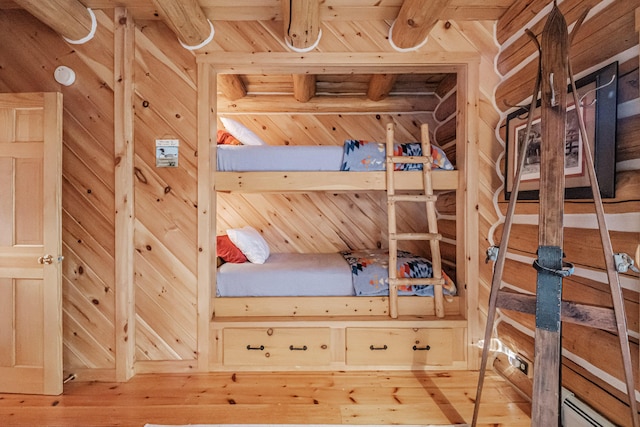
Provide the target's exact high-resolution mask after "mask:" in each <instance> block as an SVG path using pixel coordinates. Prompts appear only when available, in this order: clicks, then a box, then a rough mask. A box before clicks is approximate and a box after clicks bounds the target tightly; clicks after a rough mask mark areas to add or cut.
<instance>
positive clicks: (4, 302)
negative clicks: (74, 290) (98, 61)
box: [0, 93, 62, 395]
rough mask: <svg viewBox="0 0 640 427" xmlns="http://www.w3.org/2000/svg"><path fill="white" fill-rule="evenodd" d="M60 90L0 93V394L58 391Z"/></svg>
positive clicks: (60, 226)
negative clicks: (56, 91)
mask: <svg viewBox="0 0 640 427" xmlns="http://www.w3.org/2000/svg"><path fill="white" fill-rule="evenodd" d="M61 182H62V94H59V93H27V94H6V93H5V94H0V392H6V393H31V394H53V395H57V394H61V393H62V268H61V267H62V266H61V263H60V262H61V254H62V235H61V234H62V224H61V192H62V185H61Z"/></svg>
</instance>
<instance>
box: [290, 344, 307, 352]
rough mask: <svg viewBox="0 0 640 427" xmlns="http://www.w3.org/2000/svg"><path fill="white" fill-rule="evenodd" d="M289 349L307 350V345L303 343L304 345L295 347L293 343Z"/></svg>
mask: <svg viewBox="0 0 640 427" xmlns="http://www.w3.org/2000/svg"><path fill="white" fill-rule="evenodd" d="M289 350H291V351H294V350H298V351H307V346H306V345H303V346H302V347H294V346H292V345H290V346H289Z"/></svg>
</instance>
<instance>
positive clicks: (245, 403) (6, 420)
mask: <svg viewBox="0 0 640 427" xmlns="http://www.w3.org/2000/svg"><path fill="white" fill-rule="evenodd" d="M477 378H478V374H477V372H458V371H454V372H440V373H437V372H429V373H425V372H395V371H393V372H388V371H386V372H327V373H318V372H313V373H307V372H304V373H303V372H296V373H292V372H278V373H259V372H251V373H248V372H238V373H210V374H196V375H185V374H180V375H178V374H173V375H171V374H162V375H137V376H135V377H134V378H133V379H131V380H130V381H129V382H127V383H104V382H70V383H68V384H67V385H65V389H64V394H63V395H62V396H55V397H52V396H31V395H15V394H0V425H1V426H136V427H141V426H143V425H144V424H145V423H157V424H197V423H216V424H234V423H236V424H277V423H280V424H294V423H300V424H354V425H356V424H448V423H452V424H454V423H470V422H471V417H472V414H473V401H474V397H475V391H476V384H477ZM530 411H531V407H530V404H529V403H528V402H527V401H526V400H524V399H523V398H522V397H521V396H520V395H519V394H517V393H516V392H515V391H514V390H513V389H512V388H511V387H510V386H509V385H508V384H507V383H506V382H504V381H503V380H502V379H501V378H500V377H498V376H496V375H495V374H493V373H488V374H487V378H486V380H485V386H484V391H483V396H482V405H481V411H480V419H479V424H478V425H479V426H484V427H488V426H492V427H497V426H509V427H518V426H529V425H530V423H531V419H530Z"/></svg>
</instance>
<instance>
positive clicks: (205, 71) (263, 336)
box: [198, 54, 480, 371]
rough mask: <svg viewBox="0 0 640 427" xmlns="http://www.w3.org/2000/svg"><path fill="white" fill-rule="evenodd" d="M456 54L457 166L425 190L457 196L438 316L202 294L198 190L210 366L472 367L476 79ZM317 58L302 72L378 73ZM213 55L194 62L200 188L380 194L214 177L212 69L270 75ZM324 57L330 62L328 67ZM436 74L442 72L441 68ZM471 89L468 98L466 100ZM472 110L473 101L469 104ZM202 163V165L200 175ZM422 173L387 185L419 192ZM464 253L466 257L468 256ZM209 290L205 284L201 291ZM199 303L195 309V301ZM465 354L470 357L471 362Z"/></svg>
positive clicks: (354, 301) (367, 181) (427, 306)
mask: <svg viewBox="0 0 640 427" xmlns="http://www.w3.org/2000/svg"><path fill="white" fill-rule="evenodd" d="M232 56H233V55H232ZM281 56H283V58H284V57H287V58H289V59H290V60H291V61H290V62H289V64H286V65H285V64H284V63H280V61H275V62H273V61H272V62H271V64H272V65H271V67H273V69H274V72H278V71H280V72H282V70H281V68H283V67H284V68H286V69H287V70H288V71H285V72H288V73H295V72H296V70H295V68H296V66H292V65H290V64H292V63H295V61H294V58H293V57H291V56H290V55H285V54H283V55H281ZM356 56H358V55H356ZM366 56H367V55H366V54H365V55H363V58H364V57H366ZM390 56H391V57H393V58H392V60H393V59H395V60H400V58H402V61H404V62H405V68H406V69H408V70H416V72H418V70H419V71H422V72H425V71H428V70H430V69H431V68H429V67H427V66H425V65H418V64H415V63H414V62H415V58H414V59H412V60H411V61H412V62H411V63H410V64H406V61H407V58H406V57H404V56H399V55H396V54H391V55H390ZM418 56H419V55H418ZM462 56H463V57H464V58H465V59H466V60H465V61H462V63H460V64H454V65H447V66H446V67H444V68H445V69H446V70H447V71H448V72H457V73H458V75H459V80H458V81H459V83H458V84H459V86H460V88H459V93H460V94H461V95H462V99H463V100H462V101H458V102H459V104H460V108H459V111H460V113H459V117H460V121H461V122H462V123H463V125H462V126H460V127H461V129H459V131H458V142H457V152H456V163H457V170H454V171H437V172H434V173H433V174H432V176H433V187H434V190H437V191H440V190H446V191H456V200H457V201H456V211H457V212H456V224H457V225H456V227H457V231H456V243H457V249H456V251H457V256H456V258H457V266H456V268H457V280H456V282H457V285H458V290H459V294H458V296H455V297H451V298H447V300H446V302H445V317H444V319H441V318H437V317H436V316H435V308H434V303H433V298H425V297H414V296H403V297H400V298H399V301H398V313H399V315H398V318H397V319H391V318H390V317H389V301H388V300H389V298H388V297H247V298H243V297H233V298H213V295H215V291H214V293H211V289H212V288H213V289H215V275H216V271H215V265H216V264H215V250H214V249H215V238H213V239H212V238H211V237H212V236H213V237H215V230H216V225H215V224H216V218H215V217H216V215H215V212H216V210H215V208H216V203H215V199H216V198H215V197H211V195H210V194H204V190H203V189H201V190H202V193H200V194H199V198H200V197H203V198H205V199H207V200H209V201H210V203H209V204H208V207H209V210H205V209H202V210H200V214H199V215H200V218H199V220H200V223H202V224H208V227H203V228H202V229H201V230H199V236H200V239H201V247H204V248H206V249H207V250H204V251H203V252H205V253H207V254H208V258H207V262H208V265H207V266H206V267H205V266H204V265H202V264H201V262H204V259H205V255H204V254H203V256H202V259H201V260H199V266H200V270H199V271H200V272H201V273H202V272H203V271H204V270H205V268H206V271H207V273H208V274H207V275H206V277H208V278H210V281H207V282H206V283H200V280H201V276H200V275H199V292H200V291H201V292H202V293H203V295H204V294H206V295H210V301H209V302H210V303H209V304H208V307H207V308H208V310H207V312H208V313H209V319H210V324H208V331H209V337H208V338H209V347H208V348H207V349H204V348H201V350H202V351H203V352H206V353H207V354H208V360H209V369H210V370H229V371H231V370H337V369H340V370H349V369H356V370H357V369H467V368H473V367H474V366H475V362H471V363H470V355H471V352H470V349H471V345H470V344H471V342H475V340H476V337H478V336H480V328H479V327H478V326H479V325H478V322H477V320H476V319H475V318H474V319H473V323H471V322H470V313H472V312H473V313H475V312H476V311H477V310H475V309H474V308H475V307H476V306H477V284H476V281H477V271H478V270H477V260H476V259H475V258H476V254H477V253H478V252H477V243H478V242H477V240H478V239H477V211H476V209H475V205H476V204H477V200H476V198H477V196H476V192H475V186H474V185H473V184H470V183H471V182H472V181H473V180H469V179H468V176H469V174H470V173H473V171H474V169H475V167H474V166H473V165H474V164H475V157H474V156H475V153H474V150H476V149H477V147H476V144H469V143H468V138H470V139H471V140H472V141H473V140H475V137H476V134H475V132H476V131H475V130H474V131H470V129H473V128H475V127H476V126H477V125H476V124H475V120H476V118H475V114H476V113H477V112H476V111H473V112H470V111H469V109H471V108H472V107H470V106H469V102H467V101H468V98H473V99H476V95H475V91H476V90H477V89H473V90H472V91H471V90H470V88H471V87H473V85H472V84H471V83H469V82H470V80H474V79H475V78H477V74H475V73H477V62H476V61H477V57H475V56H474V57H473V58H470V57H467V56H465V55H462ZM322 57H323V58H324V59H320V58H319V62H318V64H316V65H310V64H309V63H305V64H300V65H299V67H304V68H305V69H308V68H309V67H312V68H313V69H312V70H311V72H318V73H320V72H344V71H345V68H349V69H355V70H356V71H354V72H365V71H369V72H376V71H377V72H382V71H381V69H380V70H378V68H380V64H379V62H378V61H379V58H370V60H371V63H369V64H361V66H360V67H356V66H353V65H349V66H347V65H340V64H343V63H344V58H343V57H338V56H336V57H335V58H333V57H332V56H331V55H329V58H327V57H326V55H322ZM219 59H220V58H216V59H215V60H214V58H209V57H205V58H201V57H199V58H198V62H199V80H200V82H199V88H201V90H203V89H202V88H204V90H205V91H204V93H201V94H200V96H201V97H200V98H199V104H200V108H199V123H200V128H199V134H200V137H199V140H200V143H201V144H202V145H201V146H200V147H201V148H204V147H205V143H204V139H205V134H206V150H210V152H211V156H210V157H209V158H208V159H203V161H202V162H201V163H199V173H202V174H205V173H206V174H207V175H206V179H207V182H209V185H208V186H207V191H208V192H210V191H211V190H213V191H214V192H274V193H275V192H297V191H299V192H308V191H381V192H383V191H384V190H385V186H386V182H385V172H216V171H215V165H216V158H215V156H216V149H215V147H211V146H210V145H209V135H215V134H216V120H215V109H216V107H215V105H216V101H215V100H216V94H215V92H216V91H215V84H213V83H212V82H215V80H216V73H217V72H256V69H259V72H268V71H269V70H265V67H267V68H268V66H265V65H260V66H259V67H256V66H255V65H252V64H248V63H247V62H246V61H247V60H246V59H241V57H239V58H235V57H234V58H231V59H229V58H227V59H229V61H227V60H225V63H224V64H222V63H218V62H216V61H217V60H219ZM295 59H299V58H298V57H296V58H295ZM327 60H328V61H329V62H328V63H329V64H331V65H330V66H327ZM235 61H240V63H237V62H235ZM332 61H333V62H332ZM402 61H400V62H402ZM418 61H419V58H418ZM234 62H235V63H234ZM257 63H260V61H257ZM230 64H233V66H232V65H230ZM471 65H472V67H470V66H471ZM321 66H322V68H320V67H321ZM292 68H293V69H292ZM425 68H426V70H425ZM436 68H437V70H438V71H442V70H443V66H442V65H440V66H437V67H436ZM337 69H339V71H338V70H337ZM472 69H473V70H475V72H472ZM403 70H404V68H403ZM398 72H401V71H398ZM470 74H471V75H470ZM475 88H477V84H476V85H475ZM470 91H471V92H473V93H471V94H469V92H470ZM465 98H466V101H465ZM471 105H475V104H474V103H473V102H472V103H471ZM474 108H475V107H474ZM203 119H204V120H203ZM203 123H204V124H206V126H205V125H204V124H203ZM206 150H205V149H203V150H202V152H206ZM203 157H206V156H203ZM471 159H473V160H471ZM470 165H471V166H470ZM203 167H205V168H206V169H205V170H202V169H201V168H203ZM421 176H422V174H421V172H398V173H397V175H396V188H398V189H421V188H422V178H421ZM474 179H477V178H474ZM470 190H471V193H470ZM214 194H215V193H214ZM470 206H471V207H472V208H470ZM205 229H206V230H207V233H208V234H207V235H206V236H205V235H204V230H205ZM474 251H475V252H474ZM470 253H473V254H474V255H473V258H472V257H471V256H469V254H470ZM211 284H214V285H213V286H212V287H210V286H211ZM205 287H206V289H205ZM198 300H199V303H202V301H201V299H200V298H199V299H198ZM203 306H204V305H203ZM474 316H477V314H474ZM473 355H474V356H473V357H474V358H475V357H476V356H477V355H476V354H475V353H473Z"/></svg>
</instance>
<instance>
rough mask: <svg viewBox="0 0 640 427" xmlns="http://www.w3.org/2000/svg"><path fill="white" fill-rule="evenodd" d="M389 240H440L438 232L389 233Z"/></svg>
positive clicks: (440, 236)
mask: <svg viewBox="0 0 640 427" xmlns="http://www.w3.org/2000/svg"><path fill="white" fill-rule="evenodd" d="M389 240H442V234H439V233H389Z"/></svg>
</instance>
